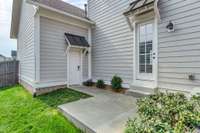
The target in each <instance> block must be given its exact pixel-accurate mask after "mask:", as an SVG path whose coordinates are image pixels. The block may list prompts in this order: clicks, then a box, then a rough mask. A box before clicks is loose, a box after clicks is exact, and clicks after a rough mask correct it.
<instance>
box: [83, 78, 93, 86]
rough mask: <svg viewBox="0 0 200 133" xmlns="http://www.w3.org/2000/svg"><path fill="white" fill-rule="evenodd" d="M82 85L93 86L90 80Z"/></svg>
mask: <svg viewBox="0 0 200 133" xmlns="http://www.w3.org/2000/svg"><path fill="white" fill-rule="evenodd" d="M83 85H85V86H93V85H94V83H93V81H92V79H89V80H87V81H85V82H83Z"/></svg>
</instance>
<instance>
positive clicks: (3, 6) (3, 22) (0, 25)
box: [0, 0, 87, 57]
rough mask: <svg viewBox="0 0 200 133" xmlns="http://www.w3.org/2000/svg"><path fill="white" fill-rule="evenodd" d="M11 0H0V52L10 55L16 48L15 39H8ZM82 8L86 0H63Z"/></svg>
mask: <svg viewBox="0 0 200 133" xmlns="http://www.w3.org/2000/svg"><path fill="white" fill-rule="evenodd" d="M12 1H13V0H0V54H2V55H4V56H7V57H10V56H11V55H10V54H11V50H16V49H17V40H16V39H10V25H11V14H12ZM63 1H65V2H68V3H71V4H73V5H76V6H78V7H80V8H82V9H84V4H85V3H86V2H87V0H63Z"/></svg>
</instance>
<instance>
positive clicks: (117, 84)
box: [111, 75, 123, 90]
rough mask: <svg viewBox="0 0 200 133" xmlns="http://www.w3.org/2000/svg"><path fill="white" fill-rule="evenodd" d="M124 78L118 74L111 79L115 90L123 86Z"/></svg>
mask: <svg viewBox="0 0 200 133" xmlns="http://www.w3.org/2000/svg"><path fill="white" fill-rule="evenodd" d="M122 82H123V81H122V79H121V78H120V77H118V76H116V75H115V76H113V78H112V80H111V85H112V88H113V89H115V90H119V89H121V88H122Z"/></svg>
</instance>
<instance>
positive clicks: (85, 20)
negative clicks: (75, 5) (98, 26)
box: [26, 0, 95, 25]
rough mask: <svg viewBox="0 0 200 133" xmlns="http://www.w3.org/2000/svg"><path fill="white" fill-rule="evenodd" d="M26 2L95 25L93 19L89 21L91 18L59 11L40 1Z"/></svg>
mask: <svg viewBox="0 0 200 133" xmlns="http://www.w3.org/2000/svg"><path fill="white" fill-rule="evenodd" d="M26 2H27V3H29V4H33V5H35V6H39V7H42V8H45V9H48V10H51V11H54V12H57V13H60V14H63V15H65V16H67V17H71V18H74V19H77V20H80V21H83V22H86V23H89V24H91V25H95V22H93V21H91V20H87V19H84V18H81V17H78V16H75V15H73V14H70V13H67V12H64V11H60V10H58V9H55V8H52V7H49V6H46V5H44V4H41V3H38V2H33V1H31V0H26Z"/></svg>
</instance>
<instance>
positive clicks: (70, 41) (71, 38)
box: [65, 33, 90, 48]
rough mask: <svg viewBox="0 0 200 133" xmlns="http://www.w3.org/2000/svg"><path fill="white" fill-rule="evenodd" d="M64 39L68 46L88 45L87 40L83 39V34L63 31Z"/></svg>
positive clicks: (84, 46)
mask: <svg viewBox="0 0 200 133" xmlns="http://www.w3.org/2000/svg"><path fill="white" fill-rule="evenodd" d="M65 40H66V43H67V45H69V46H70V47H77V48H88V47H90V45H89V43H88V41H87V40H86V39H85V37H84V36H79V35H74V34H70V33H65Z"/></svg>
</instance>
